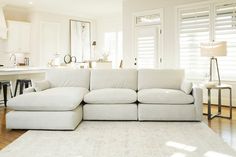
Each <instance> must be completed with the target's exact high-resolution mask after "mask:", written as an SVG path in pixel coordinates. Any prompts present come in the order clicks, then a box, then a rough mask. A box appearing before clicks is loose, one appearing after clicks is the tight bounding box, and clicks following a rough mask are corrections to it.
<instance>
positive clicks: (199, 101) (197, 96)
mask: <svg viewBox="0 0 236 157" xmlns="http://www.w3.org/2000/svg"><path fill="white" fill-rule="evenodd" d="M192 94H193V97H194V105H195V106H196V120H199V121H201V120H202V114H203V90H202V88H199V87H194V88H193V92H192Z"/></svg>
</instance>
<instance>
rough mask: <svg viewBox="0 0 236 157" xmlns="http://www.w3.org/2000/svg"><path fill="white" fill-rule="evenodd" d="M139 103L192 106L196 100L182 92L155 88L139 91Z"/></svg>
mask: <svg viewBox="0 0 236 157" xmlns="http://www.w3.org/2000/svg"><path fill="white" fill-rule="evenodd" d="M138 101H139V102H141V103H154V104H191V103H193V102H194V98H193V96H192V95H187V94H186V93H185V92H183V91H181V90H174V89H158V88H154V89H143V90H140V91H138Z"/></svg>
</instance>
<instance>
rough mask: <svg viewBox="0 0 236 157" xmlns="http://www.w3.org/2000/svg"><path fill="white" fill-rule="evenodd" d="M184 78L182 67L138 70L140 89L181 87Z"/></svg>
mask: <svg viewBox="0 0 236 157" xmlns="http://www.w3.org/2000/svg"><path fill="white" fill-rule="evenodd" d="M183 80H184V70H182V69H162V70H159V69H140V70H139V71H138V89H139V90H141V89H150V88H164V89H180V87H181V83H182V81H183Z"/></svg>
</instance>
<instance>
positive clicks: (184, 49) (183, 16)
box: [178, 6, 210, 79]
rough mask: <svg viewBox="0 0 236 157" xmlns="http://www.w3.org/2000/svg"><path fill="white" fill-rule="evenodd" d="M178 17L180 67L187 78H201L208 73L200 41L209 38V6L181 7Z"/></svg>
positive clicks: (207, 61)
mask: <svg viewBox="0 0 236 157" xmlns="http://www.w3.org/2000/svg"><path fill="white" fill-rule="evenodd" d="M178 17H179V20H178V21H179V26H178V27H179V52H180V53H179V54H180V67H181V68H183V69H185V72H186V77H187V78H188V79H200V78H201V79H202V78H204V77H205V76H206V75H207V73H208V69H209V58H206V57H201V55H200V43H201V42H208V41H209V39H210V8H209V6H200V7H198V6H196V7H194V8H187V9H186V8H182V9H180V10H179V16H178Z"/></svg>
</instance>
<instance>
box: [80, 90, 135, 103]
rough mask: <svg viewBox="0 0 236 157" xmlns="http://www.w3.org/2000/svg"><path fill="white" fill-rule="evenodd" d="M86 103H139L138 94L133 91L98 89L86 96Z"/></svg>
mask: <svg viewBox="0 0 236 157" xmlns="http://www.w3.org/2000/svg"><path fill="white" fill-rule="evenodd" d="M84 101H85V102H86V103H90V104H117V103H119V104H122V103H126V104H127V103H133V102H136V101H137V93H136V92H135V91H134V90H132V89H122V88H105V89H97V90H92V91H91V92H89V93H88V94H86V95H85V97H84Z"/></svg>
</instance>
